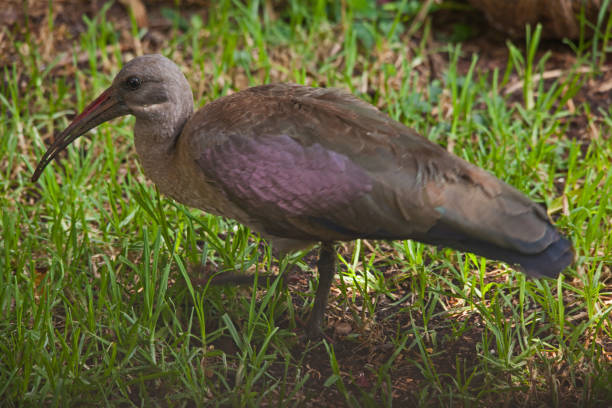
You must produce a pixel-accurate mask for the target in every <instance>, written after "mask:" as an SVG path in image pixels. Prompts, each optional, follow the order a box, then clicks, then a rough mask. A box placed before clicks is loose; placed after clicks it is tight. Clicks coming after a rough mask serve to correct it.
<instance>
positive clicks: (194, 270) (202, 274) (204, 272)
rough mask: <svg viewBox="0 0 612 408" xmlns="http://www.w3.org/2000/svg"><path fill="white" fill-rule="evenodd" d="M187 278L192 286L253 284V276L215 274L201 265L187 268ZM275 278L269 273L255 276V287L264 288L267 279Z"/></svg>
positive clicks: (233, 273)
mask: <svg viewBox="0 0 612 408" xmlns="http://www.w3.org/2000/svg"><path fill="white" fill-rule="evenodd" d="M189 276H190V278H191V281H192V282H193V284H194V286H199V287H202V286H206V285H207V284H210V285H213V286H221V285H234V286H247V285H250V286H252V285H253V284H254V283H255V274H244V273H239V272H235V271H228V272H221V273H216V272H213V271H210V270H208V269H207V268H206V267H204V266H202V265H191V266H190V267H189ZM276 278H277V276H276V275H274V274H271V273H267V274H260V275H258V276H257V286H259V287H265V286H266V281H267V280H268V279H272V280H273V279H276Z"/></svg>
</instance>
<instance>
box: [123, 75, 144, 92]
mask: <svg viewBox="0 0 612 408" xmlns="http://www.w3.org/2000/svg"><path fill="white" fill-rule="evenodd" d="M140 83H141V81H140V78H138V77H135V76H131V77H129V78H128V79H126V80H125V84H126V85H127V87H128V89H130V90H132V91H135V90H136V89H138V88H140Z"/></svg>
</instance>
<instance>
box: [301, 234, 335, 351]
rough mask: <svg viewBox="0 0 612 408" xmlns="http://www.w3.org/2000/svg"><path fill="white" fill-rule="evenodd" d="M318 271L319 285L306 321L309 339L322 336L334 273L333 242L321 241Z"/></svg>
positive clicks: (316, 338) (317, 338)
mask: <svg viewBox="0 0 612 408" xmlns="http://www.w3.org/2000/svg"><path fill="white" fill-rule="evenodd" d="M317 269H318V271H319V286H318V287H317V292H316V295H315V301H314V306H313V307H312V312H311V313H310V318H309V319H308V322H307V323H306V335H307V336H308V338H309V339H310V340H319V339H321V338H322V337H324V333H323V329H322V325H323V317H324V316H325V309H326V308H327V300H328V298H329V289H330V288H331V284H332V281H333V279H334V275H335V274H336V250H335V248H334V243H333V242H322V243H321V249H320V250H319V260H318V261H317Z"/></svg>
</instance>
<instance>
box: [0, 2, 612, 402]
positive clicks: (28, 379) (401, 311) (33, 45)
mask: <svg viewBox="0 0 612 408" xmlns="http://www.w3.org/2000/svg"><path fill="white" fill-rule="evenodd" d="M266 4H267V3H266ZM373 4H374V2H360V1H345V2H341V3H337V4H332V5H329V4H327V3H326V2H324V1H316V2H312V4H310V5H306V4H305V3H303V2H299V1H288V2H286V3H285V4H284V5H283V6H282V7H279V8H277V9H275V10H271V9H269V8H267V7H266V5H265V4H262V3H260V2H258V1H247V2H246V3H242V2H237V1H220V2H218V3H217V4H216V5H215V6H214V7H212V9H210V10H209V14H208V16H207V17H206V16H204V17H203V16H202V15H200V14H188V13H182V14H181V13H180V10H179V9H177V8H172V7H170V8H165V9H163V10H162V13H163V14H164V15H165V16H166V19H167V20H166V21H170V24H169V26H167V27H165V28H163V29H162V32H163V34H164V35H165V37H164V40H163V41H162V42H161V43H160V44H158V45H156V44H155V43H154V42H153V41H152V40H151V39H150V38H149V37H148V36H147V32H146V30H141V29H139V28H138V27H136V25H135V23H134V21H135V20H134V19H132V20H131V22H129V23H126V20H124V21H123V22H118V21H117V19H116V18H115V19H114V20H113V18H111V17H112V15H111V17H107V14H108V13H111V12H112V11H113V8H111V6H110V4H109V5H107V6H105V7H104V8H103V9H102V10H101V11H100V13H99V14H97V15H96V16H95V17H93V18H87V17H83V20H82V22H83V24H84V30H82V31H81V32H79V33H78V35H77V36H76V37H74V38H73V39H72V40H70V41H66V40H65V39H62V38H60V37H61V32H62V31H61V27H58V25H59V23H55V19H54V17H57V15H58V13H59V11H58V8H60V7H61V5H57V4H54V3H53V2H49V3H48V10H47V16H46V18H45V19H43V20H41V21H38V23H37V22H35V21H29V20H28V19H26V20H25V21H24V22H23V24H21V25H19V26H14V27H12V28H4V29H3V31H2V33H3V35H4V36H5V38H8V39H9V41H11V42H12V52H11V55H13V56H14V59H13V60H12V62H11V63H10V64H4V67H3V72H2V76H3V81H2V83H0V90H1V92H0V112H1V114H2V115H1V120H0V134H1V135H2V137H1V138H0V143H1V146H0V159H1V160H0V172H1V174H2V176H1V177H0V190H1V192H2V194H1V195H0V203H1V208H2V216H1V221H0V234H1V235H0V236H1V238H0V254H1V255H0V279H1V284H0V313H1V315H2V317H3V318H2V319H1V321H0V333H1V335H0V351H1V354H0V356H1V357H0V400H1V401H3V405H5V406H32V405H36V404H43V405H45V406H47V405H50V406H103V405H106V406H117V405H121V406H138V405H145V406H261V405H279V406H295V405H302V406H315V405H316V406H321V405H323V406H338V405H347V406H392V405H395V406H407V405H409V406H438V405H443V406H457V405H459V406H473V405H484V406H497V405H508V404H512V405H514V404H517V405H521V406H535V405H551V406H568V405H579V406H602V404H606V403H607V404H609V403H610V402H611V401H612V395H611V392H610V390H611V389H612V371H611V370H610V366H611V358H612V357H611V355H612V342H611V340H610V338H611V337H612V325H611V323H612V322H611V319H610V311H611V310H612V283H611V282H612V274H611V267H612V261H611V258H610V254H611V253H612V238H611V235H610V233H609V225H610V223H611V222H612V203H611V202H610V197H611V196H612V170H610V163H611V162H612V138H611V137H610V136H611V134H612V109H611V108H610V104H609V103H608V104H607V105H603V106H600V107H595V108H593V107H592V104H591V102H590V100H589V99H588V98H587V97H584V95H591V93H589V92H586V91H585V89H587V88H588V86H590V85H589V84H592V83H593V81H595V82H596V81H597V80H598V78H601V75H603V74H605V73H606V72H607V71H606V66H605V64H604V63H603V61H605V55H606V53H609V52H610V50H611V46H612V44H611V43H610V27H611V23H610V22H611V21H612V20H611V19H609V18H608V19H606V17H605V16H604V15H603V14H602V15H600V17H599V20H598V23H597V24H598V25H596V26H595V28H596V32H597V34H596V36H595V37H594V40H591V41H589V40H588V39H586V38H581V39H580V42H579V43H577V44H572V45H573V47H574V50H575V51H574V54H573V55H574V57H575V58H574V63H573V64H571V65H569V66H565V67H562V68H563V72H562V74H559V75H555V76H552V77H547V75H546V73H547V72H550V71H549V70H550V69H551V66H552V67H553V68H554V67H555V66H554V64H553V63H551V62H550V54H549V53H546V52H545V50H544V48H545V47H544V46H543V45H542V43H541V40H540V30H539V28H536V29H533V30H530V31H529V32H528V36H527V41H526V44H522V43H521V42H509V43H508V44H507V49H508V58H507V61H506V63H505V64H503V65H501V66H498V67H497V68H495V69H492V70H489V69H485V68H483V67H482V64H481V58H479V56H478V55H477V54H474V56H469V55H468V54H467V53H465V52H463V51H462V49H463V47H462V45H461V44H446V43H441V42H438V41H437V40H436V38H435V36H434V32H435V27H434V26H433V25H432V17H431V14H421V15H423V16H424V18H423V19H421V20H418V19H416V18H415V16H417V15H418V13H419V11H420V5H419V3H418V2H415V1H407V0H406V1H398V2H392V3H389V4H387V5H384V6H380V7H374V6H373ZM114 7H118V6H114ZM262 20H263V21H265V22H266V24H260V22H261V21H262ZM118 25H122V27H124V28H125V29H126V30H127V32H128V33H130V35H128V36H127V37H126V36H122V35H119V34H118ZM415 33H416V34H418V35H416V36H415ZM408 34H411V36H408ZM49 41H50V42H51V44H52V46H51V47H50V46H49ZM138 50H143V51H144V52H154V51H155V52H161V53H163V54H165V55H167V56H168V57H170V58H172V59H173V60H175V61H176V62H177V63H178V64H179V65H180V66H182V67H183V68H184V73H185V75H186V76H187V78H188V80H189V81H190V83H191V84H192V87H193V90H194V97H195V100H196V105H197V106H201V105H203V104H204V103H206V102H208V101H210V100H213V99H215V98H217V97H219V96H221V95H224V94H227V93H229V92H233V91H235V90H239V89H242V88H245V87H247V86H251V85H256V84H261V83H267V82H276V81H292V82H299V83H306V84H310V85H319V86H336V87H343V88H347V89H350V90H351V91H352V92H354V93H355V94H356V95H358V96H359V97H361V98H363V99H365V100H367V101H369V102H371V103H373V104H375V105H376V106H378V107H379V108H380V109H382V110H383V111H385V112H387V113H388V114H389V115H390V116H392V117H393V118H395V119H397V120H399V121H401V122H403V123H405V124H407V125H409V126H410V127H413V128H415V129H416V130H417V131H419V132H421V133H422V134H424V135H425V136H426V137H428V138H429V139H431V140H432V141H434V142H436V143H439V144H442V145H444V146H446V147H447V148H448V149H449V150H451V151H453V152H454V153H455V154H457V155H459V156H461V157H464V158H465V159H467V160H469V161H471V162H473V163H475V164H477V165H479V166H481V167H484V168H486V169H487V170H489V171H491V172H492V173H493V174H495V175H496V176H498V177H500V178H502V179H504V180H506V181H507V182H509V183H511V184H513V185H514V186H516V187H517V188H519V189H520V190H522V191H524V192H525V193H527V194H528V195H529V196H530V197H532V198H533V199H535V200H538V201H542V202H544V203H545V204H546V205H547V207H548V211H549V213H550V215H551V216H552V217H553V218H554V219H555V222H556V224H557V225H558V226H559V228H560V229H561V230H563V231H564V233H565V234H567V235H568V236H569V237H571V239H572V241H573V243H574V245H575V249H576V262H575V264H574V265H573V266H572V267H571V268H569V269H568V270H567V271H566V272H565V273H564V274H563V275H562V276H561V277H560V278H559V279H557V280H556V281H555V280H527V279H525V277H524V276H523V275H522V274H521V273H519V272H516V271H514V270H512V269H510V268H509V267H508V266H507V265H505V264H501V263H497V262H492V261H486V260H484V259H482V258H479V257H476V256H474V255H472V254H465V253H458V252H456V251H451V250H444V249H437V248H432V247H429V246H426V245H422V244H420V243H417V242H411V241H405V242H403V241H396V242H374V241H370V242H368V241H356V242H353V243H344V244H342V245H341V246H340V253H339V262H338V263H339V265H340V270H341V273H340V274H339V275H338V277H337V280H336V282H335V284H334V288H333V289H332V294H331V299H330V306H329V310H328V314H327V316H328V322H327V324H328V326H329V327H330V329H329V330H328V333H329V334H330V335H331V336H332V337H333V338H334V340H335V341H334V343H328V342H324V343H322V344H304V342H302V341H300V339H299V335H300V334H301V333H302V328H301V324H300V322H301V321H303V320H304V319H305V317H306V314H307V312H308V310H309V307H310V306H311V305H312V302H313V298H314V289H315V288H316V274H314V273H313V265H314V263H313V262H314V258H313V256H312V255H311V254H309V253H308V252H302V253H297V254H294V255H292V256H291V257H290V258H287V259H284V260H277V259H275V258H274V257H273V256H272V255H271V251H270V249H269V247H268V246H267V245H266V244H265V242H263V241H262V240H261V239H260V238H259V237H258V236H257V235H253V234H252V233H251V232H250V231H249V230H248V229H247V228H245V227H243V226H241V225H239V224H236V223H235V222H233V221H232V220H226V219H222V218H218V217H214V216H211V215H207V214H203V213H202V212H200V211H198V210H194V209H190V208H186V207H183V206H182V205H180V204H177V203H175V202H173V201H172V200H171V199H169V198H165V197H162V196H160V195H159V194H158V193H157V192H156V190H155V187H154V186H153V185H151V184H150V183H149V182H148V181H147V180H146V179H145V177H144V175H143V173H142V171H141V169H140V168H139V165H138V161H137V158H136V156H135V152H134V149H133V143H132V127H133V119H132V118H124V119H121V120H115V121H114V122H111V123H109V124H106V125H103V126H100V127H99V128H97V129H95V130H93V131H91V132H89V134H88V136H85V137H83V138H81V139H79V141H77V142H76V143H75V144H74V145H73V146H71V147H70V148H69V149H68V150H67V153H66V154H65V155H64V157H63V158H62V160H61V161H59V162H55V163H53V164H52V165H51V166H49V168H48V169H47V170H46V171H45V172H44V174H43V176H42V177H41V179H40V181H39V183H38V184H32V183H30V181H29V177H30V176H31V174H32V171H33V169H34V166H35V165H36V163H37V161H38V158H40V157H41V155H42V153H43V152H44V150H45V146H46V145H48V143H49V141H50V140H51V138H52V135H53V132H54V130H56V129H63V128H64V127H65V126H66V125H67V124H68V119H67V117H68V116H69V115H70V114H73V113H76V111H77V110H80V109H82V108H83V107H84V105H85V104H86V103H87V102H88V101H90V100H91V99H92V98H93V97H95V96H96V95H97V94H99V93H100V92H101V91H102V90H103V89H104V88H106V87H107V86H108V85H109V84H110V82H111V80H112V77H113V75H114V74H116V73H117V72H118V70H119V69H120V67H121V63H122V61H125V60H127V59H129V56H128V54H130V53H134V52H138ZM566 53H570V52H569V51H566ZM570 55H571V53H570ZM432 61H434V62H435V61H438V68H440V67H442V69H441V70H439V71H435V70H434V69H433V68H432V64H434V62H432ZM608 68H609V67H608ZM434 72H435V73H434ZM587 90H588V89H587ZM608 101H609V99H608ZM193 265H201V266H202V268H204V269H206V270H207V271H212V272H214V273H216V272H222V271H244V272H260V273H262V274H264V273H267V272H269V271H273V272H275V273H278V276H279V277H278V278H276V279H273V278H265V277H260V285H259V287H262V286H263V289H261V288H258V286H253V287H211V286H208V285H207V283H206V282H204V281H202V279H201V275H200V274H199V273H198V272H197V270H194V268H193ZM196 269H197V268H196ZM283 280H286V281H288V284H287V285H284V284H283V282H282V281H283ZM347 325H348V327H349V328H350V332H349V333H348V334H346V331H345V332H344V333H345V334H340V333H341V328H342V327H343V328H344V329H345V330H346V327H347Z"/></svg>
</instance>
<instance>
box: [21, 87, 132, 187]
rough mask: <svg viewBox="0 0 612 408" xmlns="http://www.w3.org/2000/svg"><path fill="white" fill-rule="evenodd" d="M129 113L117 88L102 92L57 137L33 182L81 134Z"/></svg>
mask: <svg viewBox="0 0 612 408" xmlns="http://www.w3.org/2000/svg"><path fill="white" fill-rule="evenodd" d="M128 113H130V112H129V109H128V108H127V106H126V105H125V104H124V103H123V102H122V101H121V100H120V99H119V98H118V97H117V95H116V92H115V89H114V88H113V87H112V86H111V87H110V88H108V89H107V90H106V91H104V92H102V94H101V95H100V96H98V97H97V98H96V100H95V101H93V102H92V103H90V104H89V105H88V106H87V107H86V108H85V109H84V110H83V112H81V113H80V114H79V115H78V116H77V117H76V118H74V119H73V120H72V123H71V124H70V125H69V126H68V127H67V128H66V129H65V130H64V131H63V132H62V133H60V134H59V135H58V136H57V137H56V138H55V141H54V142H53V144H52V145H51V146H50V147H49V149H47V151H46V152H45V154H44V155H43V157H42V158H41V159H40V162H39V163H38V166H37V167H36V170H35V171H34V174H33V175H32V182H36V181H37V180H38V178H39V177H40V175H41V174H42V172H43V170H44V169H45V167H47V164H49V163H50V162H51V161H52V160H53V159H54V158H55V156H57V154H58V153H59V152H61V151H62V150H64V149H65V148H66V147H67V146H68V145H69V144H70V143H72V142H74V141H75V140H76V139H77V138H78V137H79V136H81V135H83V134H84V133H86V132H87V131H88V130H90V129H93V128H95V127H96V126H98V125H99V124H101V123H104V122H106V121H108V120H111V119H113V118H116V117H119V116H123V115H127V114H128Z"/></svg>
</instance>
